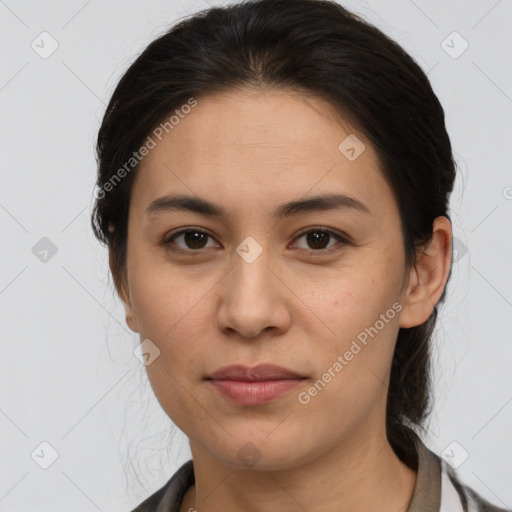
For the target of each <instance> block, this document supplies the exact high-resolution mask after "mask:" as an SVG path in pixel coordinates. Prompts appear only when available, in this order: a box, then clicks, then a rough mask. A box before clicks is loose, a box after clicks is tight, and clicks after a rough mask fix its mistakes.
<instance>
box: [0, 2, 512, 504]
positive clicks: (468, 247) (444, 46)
mask: <svg viewBox="0 0 512 512" xmlns="http://www.w3.org/2000/svg"><path fill="white" fill-rule="evenodd" d="M221 3H222V2H214V1H212V2H211V5H214V4H217V5H219V4H221ZM344 5H345V6H347V7H348V8H350V9H352V10H354V11H356V12H358V13H360V14H361V15H363V16H364V17H365V18H367V19H368V20H370V21H371V22H373V23H374V24H376V25H377V26H378V27H380V28H381V29H382V30H384V31H385V32H386V33H387V34H389V35H390V36H391V37H393V38H394V39H395V40H397V41H398V42H399V43H400V44H401V45H402V46H403V47H404V48H405V49H406V50H407V51H408V52H409V53H410V54H411V55H412V56H413V57H414V58H415V59H416V60H417V61H418V63H419V64H420V65H421V66H422V68H423V69H425V70H426V71H428V73H429V78H430V79H431V81H432V84H433V87H434V89H435V91H436V93H437V94H438V96H439V98H440V100H441V102H442V104H443V106H444V108H445V112H446V116H447V124H448V130H449V133H450V135H451V139H452V143H453V147H454V151H455V156H456V158H457V163H458V165H459V175H458V178H457V182H456V186H455V190H454V192H453V195H452V203H451V204H452V209H451V215H452V221H453V228H454V235H455V238H456V241H455V244H456V248H457V251H458V252H457V256H456V263H455V265H454V271H453V275H452V280H451V282H450V284H449V292H448V297H447V304H446V305H445V306H444V307H443V308H442V309H441V314H440V317H439V323H438V328H437V330H436V339H435V349H434V350H435V354H434V367H435V408H434V412H433V415H432V418H431V421H430V423H429V429H430V430H429V438H428V439H427V444H428V446H429V447H430V448H431V449H432V450H433V451H435V452H436V453H438V454H441V453H444V454H447V455H446V457H451V459H452V461H455V463H457V465H458V469H457V471H458V473H459V475H460V476H461V478H462V479H463V480H464V481H465V482H466V483H468V484H469V485H471V486H472V487H473V488H474V489H475V490H477V491H478V492H480V493H481V494H482V495H483V496H485V497H487V498H488V499H489V500H491V501H493V502H495V503H497V504H499V505H500V506H502V507H505V506H506V507H507V508H512V487H511V486H510V482H511V477H512V460H511V457H510V454H511V453H512V437H511V431H512V429H511V426H512V403H511V402H512V385H511V384H512V382H511V379H512V377H511V371H510V360H511V357H512V343H511V341H512V340H511V336H510V331H511V328H512V314H511V312H512V311H511V308H512V273H511V272H510V262H511V261H512V232H511V229H510V227H511V219H512V173H511V170H512V165H511V164H512V157H511V153H510V148H511V145H512V144H511V135H512V130H511V119H512V99H511V98H512V36H511V32H512V30H511V29H512V0H500V1H496V0H482V1H476V0H472V1H467V0H465V1H463V0H457V1H456V0H451V1H441V0H437V1H427V0H415V1H412V0H396V1H393V2H389V1H380V2H379V1H377V0H375V1H370V2H362V1H356V0H354V1H346V2H344ZM203 7H207V4H206V3H205V2H201V1H185V0H183V1H181V2H179V1H176V0H174V1H172V2H171V1H162V0H151V1H147V2H136V1H133V0H130V1H126V0H124V1H121V0H115V1H114V0H110V1H108V2H105V1H104V2H100V1H99V0H89V1H83V0H68V1H64V0H58V1H54V2H47V1H37V2H36V1H22V0H17V1H15V0H0V40H1V48H2V66H1V69H0V109H1V114H0V119H1V124H0V126H1V133H0V138H1V141H2V142H1V143H2V160H1V164H0V165H1V169H2V181H1V182H2V187H1V188H0V225H1V233H2V240H3V241H4V243H3V247H2V251H1V266H0V312H1V313H0V314H1V322H2V329H1V330H2V334H1V336H2V347H1V349H2V356H1V358H0V365H1V366H0V375H1V386H0V432H1V435H0V460H1V461H2V463H1V465H0V466H1V469H0V510H2V511H52V512H60V511H66V512H68V511H69V510H70V507H71V508H72V509H73V510H74V511H77V512H80V511H84V512H85V511H96V510H101V511H128V510H131V508H133V507H134V506H135V505H136V504H138V503H139V502H140V501H141V500H142V499H143V498H145V497H146V496H147V495H149V494H150V493H151V492H154V491H155V490H156V489H157V488H159V487H160V486H161V485H163V484H164V483H165V482H166V481H167V480H168V478H170V476H171V475H172V474H173V472H174V471H175V470H176V469H177V468H178V467H179V466H180V465H181V464H182V463H183V462H184V461H185V460H187V459H188V458H189V457H190V454H189V449H188V445H187V444H186V438H185V436H184V435H183V433H181V432H180V431H178V430H177V429H174V430H175V432H174V433H173V429H172V428H171V427H172V424H171V422H170V420H169V419H168V418H167V416H165V414H164V413H163V412H162V411H161V409H160V407H159V405H158V404H157V402H156V399H155V398H154V396H153V394H152V391H151V388H150V386H149V384H148V382H147V379H146V375H145V369H144V366H143V365H142V364H140V363H139V361H138V360H137V359H136V358H135V357H134V356H133V353H132V351H133V349H134V347H135V346H136V344H137V343H138V338H137V335H136V334H134V333H132V332H131V331H130V330H129V329H128V328H127V327H126V325H125V321H124V313H123V310H122V307H121V304H120V302H119V300H118V299H117V298H116V296H115V295H114V293H113V286H112V283H111V280H110V278H109V277H108V259H107V251H106V249H104V248H103V247H101V246H100V245H99V244H98V242H97V241H96V240H95V239H94V238H93V235H92V231H91V229H90V227H89V215H90V210H91V207H92V200H93V195H92V192H93V185H94V180H95V160H94V153H93V146H94V140H95V137H96V133H97V129H98V126H99V123H100V120H101V117H102V115H103V112H104V108H105V104H106V102H107V101H108V99H109V97H110V94H111V93H112V91H113V88H114V86H115V85H116V83H117V81H118V80H119V78H120V77H121V75H122V73H123V72H124V70H125V69H126V68H127V66H128V65H129V63H130V62H131V61H132V60H133V59H134V58H135V56H136V55H137V54H138V53H139V52H140V51H141V50H142V49H143V48H144V47H145V46H146V45H147V44H148V43H149V42H150V41H151V40H152V39H154V38H155V37H156V36H157V35H159V34H160V33H162V32H163V31H164V30H165V28H166V27H167V26H168V25H169V24H171V23H173V22H174V21H175V20H177V19H178V18H180V17H183V16H184V15H186V14H189V13H191V12H194V11H196V10H198V9H200V8H203ZM43 31H46V32H48V33H49V34H50V36H40V34H41V32H43ZM454 31H456V32H458V34H460V37H459V36H457V35H451V34H452V33H453V32H454ZM43 38H44V39H43ZM42 39H43V41H42ZM52 40H55V41H56V43H57V44H58V48H57V49H56V50H55V52H54V53H53V54H51V55H49V56H47V55H45V57H46V58H42V56H41V53H42V52H43V53H44V51H46V52H48V51H49V50H50V49H51V44H52ZM443 41H445V42H444V43H443ZM464 41H467V43H468V44H469V47H468V48H467V49H466V51H464V52H463V53H461V51H462V50H463V49H464V47H465V43H464ZM53 44H55V43H53ZM31 45H33V46H34V47H35V48H36V49H37V51H36V49H33V47H32V46H31ZM459 53H461V54H460V55H459ZM454 57H456V58H454ZM43 237H47V238H48V239H49V240H50V241H51V244H53V245H51V244H50V243H49V242H48V240H43V241H41V239H42V238H43ZM34 247H35V249H33V248H34ZM52 247H54V249H53V252H55V250H56V252H55V254H53V252H52V249H51V248H52ZM45 248H46V249H47V250H49V252H48V253H44V250H45ZM41 251H43V252H41ZM41 258H43V261H42V260H41ZM45 258H46V260H45V261H44V259H45ZM42 442H47V443H49V444H50V445H51V446H52V447H53V449H55V450H56V452H57V454H58V457H57V459H56V460H55V461H54V462H53V464H51V465H50V466H49V467H48V468H47V469H43V468H42V467H41V465H47V464H49V463H50V462H52V448H49V447H48V446H47V445H41V443H42ZM453 443H455V444H453ZM466 452H467V455H468V457H467V459H466V460H464V461H463V459H464V457H465V456H466ZM457 461H458V462H457ZM461 461H463V462H461Z"/></svg>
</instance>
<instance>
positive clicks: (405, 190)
mask: <svg viewBox="0 0 512 512" xmlns="http://www.w3.org/2000/svg"><path fill="white" fill-rule="evenodd" d="M243 87H268V88H288V89H294V90H300V91H308V92H309V93H311V94H312V95H315V96H317V97H319V98H323V99H325V100H326V101H328V102H329V103H330V104H331V105H333V106H334V107H335V108H337V109H338V111H339V112H340V113H341V112H343V113H345V114H348V115H349V116H350V118H351V119H352V120H355V122H356V123H357V125H358V127H359V128H360V129H361V131H362V132H363V133H364V134H365V135H366V136H367V137H368V139H369V140H370V141H371V143H372V144H373V146H374V148H375V150H376V151H377V154H378V156H379V159H380V162H381V167H382V169H381V170H382V173H383V175H384V177H385V179H386V180H387V181H388V183H389V184H390V186H391V188H392V190H393V193H394V196H395V200H396V201H397V204H398V207H399V211H400V216H401V225H402V233H403V242H404V252H405V259H406V267H407V269H410V268H412V265H414V264H415V263H416V251H417V249H418V248H419V247H421V246H423V245H425V244H426V243H428V242H429V241H430V239H431V237H432V223H433V221H434V219H435V218H436V217H438V216H445V217H447V218H448V219H450V217H449V215H448V201H449V196H450V194H451V191H452V189H453V183H454V180H455V163H454V161H453V156H452V150H451V144H450V140H449V137H448V134H447V131H446V127H445V120H444V111H443V108H442V106H441V105H440V103H439V101H438V98H437V97H436V95H435V94H434V92H433V90H432V87H431V85H430V83H429V81H428V78H427V76H426V75H425V73H424V72H423V71H422V70H421V68H420V67H419V66H418V65H417V64H416V62H415V61H414V60H413V59H412V58H411V57H410V56H409V55H408V54H407V53H406V52H405V51H404V50H403V49H402V48H401V47H400V46H399V45H398V44H397V43H395V42H394V41H392V40H391V39H390V38H388V37H387V36H386V35H384V34H383V33H382V32H381V31H380V30H378V29H377V28H376V27H374V26H372V25H370V24H368V23H367V22H365V21H364V20H363V19H361V18H360V17H358V16H356V15H354V14H353V13H351V12H349V11H347V10H346V9H344V8H343V7H341V6H340V5H339V4H337V3H335V2H333V1H329V0H249V1H244V2H241V3H238V4H232V5H228V6H223V7H215V8H211V9H208V10H205V11H201V12H199V13H196V14H195V15H193V16H190V17H189V18H187V19H184V20H182V21H180V22H179V23H177V24H176V25H175V26H173V27H172V28H170V30H169V31H167V32H166V33H165V34H163V35H162V36H161V37H159V38H157V39H156V40H154V41H153V42H152V43H151V44H150V45H149V46H148V47H147V48H146V49H145V50H144V51H143V52H142V54H141V55H140V56H139V57H138V58H137V59H136V60H135V61H134V62H133V64H132V65H131V66H130V67H129V69H128V70H127V71H126V73H125V74H124V76H123V77H122V78H121V80H120V81H119V83H118V85H117V87H116V89H115V91H114V93H113V95H112V98H111V100H110V102H109V104H108V106H107V109H106V113H105V116H104V118H103V122H102V124H101V127H100V130H99V134H98V140H97V160H98V179H97V187H98V189H97V193H96V202H95V205H94V210H93V214H92V226H93V230H94V233H95V235H96V236H97V238H98V239H99V240H100V241H101V242H102V243H108V245H109V246H110V247H111V248H112V250H113V255H114V271H113V277H114V281H115V283H116V285H120V284H121V283H122V282H123V280H124V278H125V270H126V246H127V220H128V211H129V203H130V192H131V188H132V183H133V179H134V176H135V173H136V170H137V165H133V170H131V169H130V168H128V170H127V167H126V163H127V162H128V161H130V158H132V156H133V154H134V152H136V151H137V150H138V149H139V148H140V147H141V145H142V144H143V143H144V141H145V140H146V139H147V137H148V135H149V134H150V133H152V130H154V128H155V126H158V124H159V123H161V122H162V121H163V120H164V119H166V118H169V115H171V114H172V113H173V112H174V111H175V110H176V109H177V108H178V107H180V106H181V105H185V104H187V103H188V102H189V100H190V98H198V97H200V96H201V95H204V94H207V93H211V92H215V91H221V90H223V91H229V90H233V89H236V88H243ZM132 164H134V162H133V161H132ZM123 166H124V169H125V172H123V173H122V175H123V178H122V179H121V180H117V181H116V182H115V183H114V181H113V178H115V175H116V173H117V177H119V170H120V169H121V168H123ZM109 183H110V185H111V186H110V187H107V185H108V184H109ZM113 184H114V185H115V186H113ZM109 227H111V228H114V229H111V230H109ZM450 276H451V270H450V275H449V276H448V279H449V278H450ZM445 293H446V287H445V290H444V291H443V295H442V296H441V299H440V302H443V301H444V298H445ZM436 316H437V305H436V307H435V308H434V311H433V313H432V315H431V317H430V318H429V319H428V320H427V321H426V322H425V323H424V324H422V325H419V326H416V327H412V328H408V329H403V328H401V329H400V331H399V334H398V339H397V343H396V348H395V353H394V357H393V362H392V368H391V377H390V385H389V392H388V401H387V419H386V428H387V435H388V439H389V441H390V444H391V446H392V447H393V449H394V450H395V452H396V453H397V455H398V456H399V457H400V458H401V459H402V460H403V461H404V462H405V463H406V464H408V465H409V466H410V467H412V468H416V467H417V459H416V452H415V448H414V440H415V437H416V433H415V431H414V430H418V429H419V430H421V427H422V425H423V424H424V422H425V419H426V417H427V416H428V414H429V412H430V406H431V401H430V396H431V392H430V339H431V335H432V332H433V329H434V326H435V323H436ZM411 427H412V428H411Z"/></svg>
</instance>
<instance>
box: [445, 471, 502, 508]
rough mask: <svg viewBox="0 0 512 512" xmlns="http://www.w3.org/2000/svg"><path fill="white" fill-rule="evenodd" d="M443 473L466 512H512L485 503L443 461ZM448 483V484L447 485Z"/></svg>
mask: <svg viewBox="0 0 512 512" xmlns="http://www.w3.org/2000/svg"><path fill="white" fill-rule="evenodd" d="M443 473H445V475H446V481H447V484H448V485H449V484H451V485H452V486H453V488H454V489H455V491H456V492H457V494H458V496H459V498H460V501H461V503H462V506H463V510H464V511H467V512H512V510H511V509H506V508H501V507H498V506H497V505H494V504H492V503H490V502H489V501H487V500H486V499H485V498H483V497H482V496H480V494H478V493H477V492H476V491H475V490H474V489H472V488H471V487H469V486H468V485H466V484H464V483H463V482H462V481H461V480H460V479H459V476H458V474H457V473H456V472H455V471H454V470H453V469H452V468H451V467H450V466H449V465H448V464H446V463H445V462H444V461H443ZM448 482H449V483H448Z"/></svg>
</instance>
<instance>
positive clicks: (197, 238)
mask: <svg viewBox="0 0 512 512" xmlns="http://www.w3.org/2000/svg"><path fill="white" fill-rule="evenodd" d="M208 238H212V239H213V237H212V236H211V235H209V234H208V233H206V232H205V231H202V230H201V229H194V228H193V229H190V228H189V229H182V230H180V231H177V232H175V233H173V234H171V235H170V236H166V237H165V239H164V240H163V242H162V245H163V246H164V247H166V248H169V249H170V250H172V251H174V250H176V249H175V248H174V247H173V245H174V246H177V247H178V249H177V250H178V251H180V252H200V250H201V249H204V248H205V247H206V248H208V247H207V246H206V245H205V243H206V242H207V240H208ZM177 240H182V243H184V244H185V246H183V245H181V246H180V245H179V244H177V243H176V241H177Z"/></svg>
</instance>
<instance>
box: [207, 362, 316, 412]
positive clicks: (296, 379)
mask: <svg viewBox="0 0 512 512" xmlns="http://www.w3.org/2000/svg"><path fill="white" fill-rule="evenodd" d="M305 379H307V377H305V376H303V375H300V374H298V373H296V372H294V371H291V370H288V369H286V368H282V367H280V366H275V365H267V364H265V365H263V364H262V365H258V366H255V367H254V368H249V367H246V366H242V365H234V366H227V367H224V368H221V369H219V370H217V371H216V372H214V373H212V374H211V375H210V376H209V377H207V378H206V380H207V381H209V382H210V384H211V386H212V387H213V388H214V389H215V390H216V391H217V392H218V393H220V395H221V396H222V397H223V398H225V399H227V400H229V401H230V402H233V403H236V404H238V405H263V404H266V403H269V402H272V401H274V400H276V399H277V398H279V397H281V396H283V395H284V394H286V393H288V392H289V391H291V390H292V389H293V388H295V387H296V386H298V385H299V384H300V383H301V382H302V381H304V380H305Z"/></svg>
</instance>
